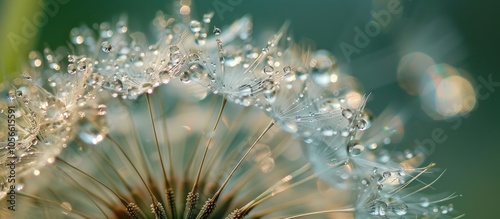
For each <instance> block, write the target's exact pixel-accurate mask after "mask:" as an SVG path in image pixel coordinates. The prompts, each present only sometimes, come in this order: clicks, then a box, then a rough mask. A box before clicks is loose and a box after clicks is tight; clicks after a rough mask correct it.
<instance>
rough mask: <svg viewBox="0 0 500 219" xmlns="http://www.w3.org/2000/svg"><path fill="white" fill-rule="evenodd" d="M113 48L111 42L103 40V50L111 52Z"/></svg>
mask: <svg viewBox="0 0 500 219" xmlns="http://www.w3.org/2000/svg"><path fill="white" fill-rule="evenodd" d="M111 48H113V47H112V46H111V44H110V43H109V42H108V41H104V42H102V44H101V49H102V51H103V52H105V53H109V52H110V51H111Z"/></svg>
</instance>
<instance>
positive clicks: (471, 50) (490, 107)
mask: <svg viewBox="0 0 500 219" xmlns="http://www.w3.org/2000/svg"><path fill="white" fill-rule="evenodd" d="M50 1H51V2H55V1H56V0H50ZM59 2H60V4H59V9H58V11H57V13H54V15H53V16H52V15H50V16H49V17H48V21H47V23H46V24H44V25H40V28H39V29H38V30H37V33H36V35H34V36H33V37H27V36H26V34H24V35H23V31H25V30H23V29H22V28H23V22H24V20H23V18H25V19H28V20H31V19H32V18H33V14H34V13H36V12H37V11H39V10H40V9H41V6H40V5H42V4H43V3H42V0H2V1H0V19H1V20H0V42H1V43H0V63H1V64H0V66H2V69H0V71H2V74H1V75H5V73H7V74H10V75H12V73H15V72H16V70H18V69H19V66H21V65H22V63H26V58H27V56H28V55H27V54H28V52H29V51H30V50H32V49H33V48H36V49H37V50H41V49H42V48H43V47H44V46H47V45H48V46H49V47H52V48H55V47H57V46H61V45H66V44H67V42H68V41H69V31H70V30H71V28H73V27H75V26H79V25H81V24H88V25H91V24H93V23H96V22H102V21H112V20H117V18H118V17H119V16H120V15H121V14H123V13H125V14H127V15H128V16H129V22H130V26H131V29H132V30H147V28H146V27H149V22H150V21H151V19H152V18H153V17H154V15H155V13H156V11H158V10H163V11H165V12H171V8H172V7H171V3H172V2H171V1H165V0H164V1H161V0H146V1H133V0H120V1H118V0H109V1H102V0H86V1H77V0H60V1H59ZM214 2H215V3H214ZM230 2H235V3H237V4H235V5H234V6H232V5H231V4H230ZM494 2H495V3H494ZM193 3H194V7H193V9H194V11H195V14H196V15H197V16H198V17H200V16H201V15H202V14H203V12H207V11H211V10H212V11H213V10H216V9H215V8H214V6H215V5H218V6H219V7H221V5H222V4H224V5H226V6H228V5H229V6H230V8H227V9H228V10H226V11H224V12H223V13H222V16H218V15H217V14H216V16H215V18H214V24H215V25H218V26H223V25H224V24H229V23H230V22H231V21H233V20H235V19H237V18H239V17H241V16H243V15H245V14H250V15H251V16H252V17H253V20H254V27H255V29H256V31H255V32H256V33H258V32H259V31H261V30H265V29H266V28H274V29H277V28H279V27H280V25H281V24H282V23H283V22H284V21H285V20H290V21H291V22H292V32H293V34H294V36H295V38H296V39H298V40H299V41H300V40H302V41H305V40H312V41H314V42H315V45H316V48H318V49H326V50H329V51H331V52H333V53H334V54H335V55H336V56H337V58H338V60H339V62H341V63H345V62H346V59H345V58H344V57H343V56H342V52H341V51H340V47H339V45H340V43H342V42H348V43H350V44H352V42H353V37H354V35H353V28H354V27H364V25H365V24H366V23H367V21H369V20H370V19H371V15H370V11H372V10H374V11H377V10H381V9H383V8H384V7H386V4H387V0H372V1H368V0H337V1H332V0H315V1H305V0H302V1H300V0H274V1H269V0H251V1H250V0H246V1H245V0H241V1H238V0H233V1H230V0H216V1H201V0H198V1H194V2H193ZM221 3H222V4H221ZM401 3H402V4H403V7H404V12H403V14H402V15H401V16H395V17H393V18H394V19H395V20H394V21H392V22H391V24H390V25H389V26H388V28H387V29H384V30H383V33H382V34H379V35H377V36H375V37H373V38H371V42H370V44H369V45H368V46H367V47H366V48H363V49H362V50H361V52H360V53H359V54H353V55H352V56H351V58H352V62H350V63H349V64H348V65H345V67H346V68H347V69H349V72H350V73H351V74H353V75H355V76H356V77H357V78H358V80H359V81H360V82H361V84H362V85H363V86H364V88H365V91H367V92H371V93H372V96H371V99H370V102H369V104H368V108H370V109H371V110H372V111H373V112H374V113H375V115H377V114H378V113H380V112H382V110H383V109H384V108H385V107H386V106H387V105H396V106H397V107H399V108H401V109H404V110H405V112H407V113H406V114H407V116H406V118H407V120H406V123H405V135H404V140H403V141H402V142H401V144H406V145H412V144H413V142H414V140H415V139H426V138H430V136H431V132H432V130H433V129H436V128H441V129H442V130H444V133H445V134H446V136H447V140H446V141H444V142H443V143H440V144H437V145H436V150H435V152H434V154H433V155H432V156H431V158H430V159H429V160H431V161H435V162H437V163H438V165H439V166H440V167H441V168H444V169H447V172H446V174H445V176H444V177H443V178H441V180H440V181H439V182H438V183H437V185H436V186H435V187H436V192H437V191H456V192H458V193H460V194H462V195H463V196H462V197H460V198H457V199H455V200H453V203H454V205H455V208H456V209H457V210H459V211H461V212H463V213H465V214H466V215H467V216H466V218H499V217H498V216H495V215H497V214H498V213H497V212H495V211H493V210H495V209H496V207H497V201H498V199H499V197H500V170H499V169H500V158H499V157H498V156H499V155H500V132H499V130H500V129H499V128H498V127H499V124H500V117H499V116H498V115H497V114H499V113H500V107H499V106H500V105H499V100H500V98H499V97H500V87H496V90H494V91H492V92H491V95H490V97H489V98H487V99H485V100H480V101H478V104H477V106H476V108H475V110H474V111H473V112H471V113H470V114H469V115H468V116H466V117H463V118H462V119H461V122H462V123H461V124H460V126H459V127H458V128H453V125H455V123H450V122H445V121H435V120H433V119H431V118H430V117H429V116H427V115H426V114H425V113H424V112H423V111H422V110H421V108H420V106H419V104H418V103H419V102H418V99H417V98H415V97H413V96H410V95H408V94H406V92H405V91H404V90H403V89H401V88H400V87H399V85H398V83H397V79H396V72H397V66H398V61H399V58H400V57H401V56H402V55H404V54H405V53H408V52H412V51H421V50H423V51H426V52H429V51H434V53H433V54H435V56H433V58H434V59H435V60H436V62H437V63H449V64H451V65H453V66H454V67H455V68H459V69H462V70H464V71H467V72H468V73H469V74H470V78H477V77H479V76H482V77H483V78H488V76H490V75H491V77H492V78H493V81H498V82H500V74H499V73H500V67H499V65H496V64H497V63H498V61H499V60H500V59H499V58H500V55H499V54H500V52H499V49H500V46H499V43H498V40H500V29H499V26H500V25H499V22H500V13H499V11H498V10H499V9H500V7H499V6H500V2H499V1H487V0H480V1H468V0H442V1H418V0H402V1H401ZM221 18H222V19H221ZM436 23H437V24H440V25H437V28H436V25H434V24H436ZM443 24H446V25H443ZM433 25H434V26H433ZM429 26H430V27H433V28H429ZM442 27H447V28H442ZM9 34H10V36H11V37H10V38H12V36H13V35H12V34H17V35H18V36H24V37H25V40H23V39H21V41H17V42H18V46H15V47H16V48H14V44H13V43H12V39H9ZM450 34H451V35H452V36H453V37H451V38H450V37H449V36H450ZM417 41H422V42H419V43H416V42H417ZM408 45H412V46H408ZM436 51H437V52H436ZM3 77H4V76H2V78H3ZM9 77H11V76H9ZM2 80H3V79H2ZM471 81H472V83H473V84H477V82H474V80H471ZM497 168H499V169H497ZM433 191H434V190H429V191H427V192H431V193H432V192H433Z"/></svg>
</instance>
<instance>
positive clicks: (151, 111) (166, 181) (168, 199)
mask: <svg viewBox="0 0 500 219" xmlns="http://www.w3.org/2000/svg"><path fill="white" fill-rule="evenodd" d="M149 96H150V94H146V101H147V103H148V109H149V118H150V119H151V125H152V127H153V133H154V136H155V143H156V149H157V150H158V156H159V157H160V164H161V171H162V173H163V178H164V181H165V187H166V190H171V189H172V187H171V186H170V182H169V181H168V177H167V172H166V171H165V164H164V163H163V156H161V149H160V143H159V142H158V134H157V132H156V126H155V121H154V118H153V107H152V105H151V100H150V97H149ZM172 194H173V193H172ZM165 195H166V196H167V201H168V204H169V206H170V211H172V217H173V218H177V215H176V210H175V202H173V200H174V198H173V197H169V196H170V195H171V193H170V192H167V193H166V194H165Z"/></svg>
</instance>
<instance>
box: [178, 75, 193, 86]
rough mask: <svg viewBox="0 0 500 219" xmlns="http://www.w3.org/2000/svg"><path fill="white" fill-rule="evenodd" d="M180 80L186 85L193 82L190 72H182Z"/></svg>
mask: <svg viewBox="0 0 500 219" xmlns="http://www.w3.org/2000/svg"><path fill="white" fill-rule="evenodd" d="M179 79H180V80H181V82H183V83H186V84H187V83H190V82H191V77H189V73H188V72H182V73H181V76H179Z"/></svg>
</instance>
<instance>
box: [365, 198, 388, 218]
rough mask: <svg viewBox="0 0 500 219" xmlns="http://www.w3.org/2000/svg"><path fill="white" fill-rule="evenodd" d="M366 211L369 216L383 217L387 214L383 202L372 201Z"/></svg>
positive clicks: (385, 205)
mask: <svg viewBox="0 0 500 219" xmlns="http://www.w3.org/2000/svg"><path fill="white" fill-rule="evenodd" d="M368 210H369V213H370V214H371V215H374V216H385V215H386V213H387V204H386V203H385V202H383V201H374V202H373V203H372V204H371V205H370V207H369V209H368Z"/></svg>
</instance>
